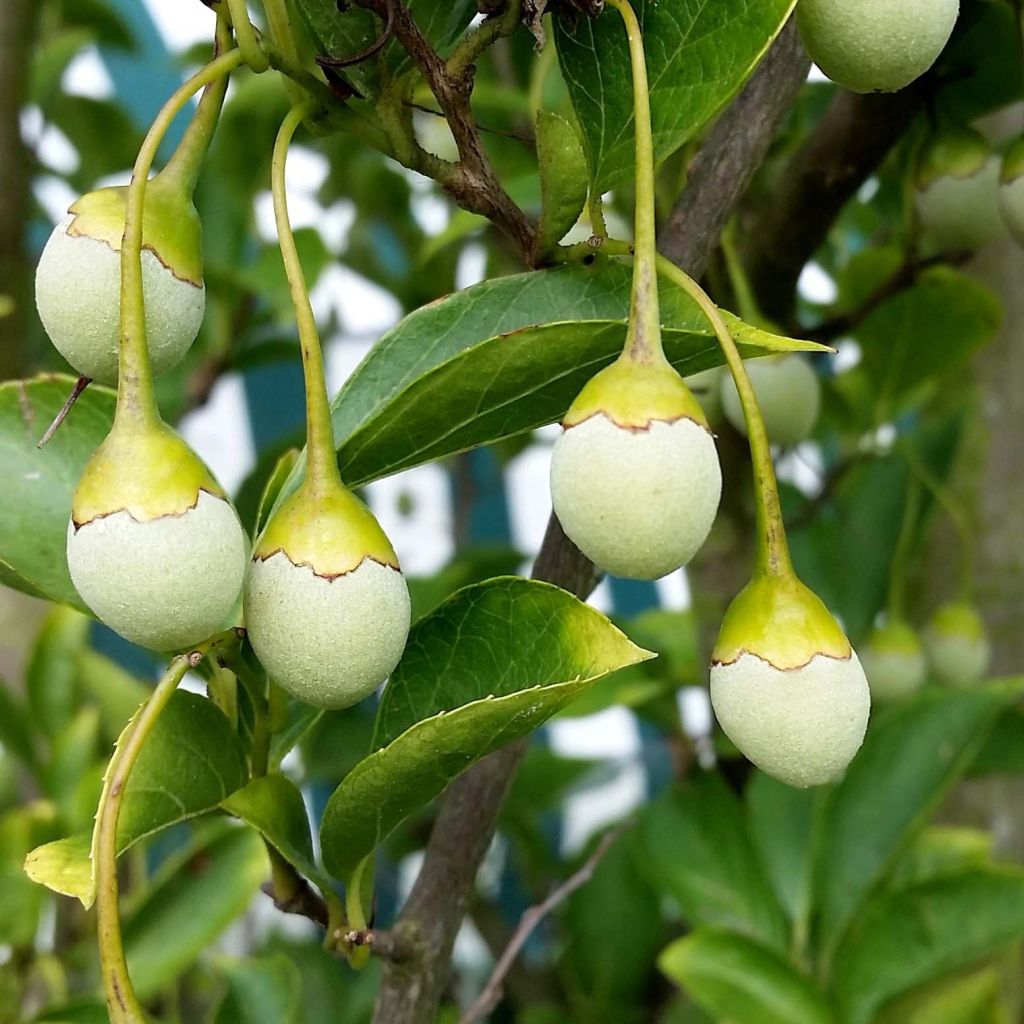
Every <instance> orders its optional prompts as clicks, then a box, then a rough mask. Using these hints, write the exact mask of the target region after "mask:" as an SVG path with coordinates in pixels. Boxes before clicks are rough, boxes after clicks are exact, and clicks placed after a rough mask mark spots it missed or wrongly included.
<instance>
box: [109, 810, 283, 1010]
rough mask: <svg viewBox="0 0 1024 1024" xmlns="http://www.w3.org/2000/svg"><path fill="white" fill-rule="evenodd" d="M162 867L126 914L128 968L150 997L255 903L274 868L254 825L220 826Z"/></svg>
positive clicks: (145, 996) (141, 991)
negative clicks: (251, 826)
mask: <svg viewBox="0 0 1024 1024" xmlns="http://www.w3.org/2000/svg"><path fill="white" fill-rule="evenodd" d="M214 831H215V833H216V834H215V837H214V838H213V839H212V840H209V839H207V840H203V841H201V842H199V843H198V844H196V845H194V846H192V847H191V848H189V849H187V850H186V851H184V852H183V853H182V854H180V855H179V856H178V857H177V858H175V859H174V860H172V861H171V862H169V863H168V864H166V865H165V866H164V867H162V868H161V870H160V873H159V877H158V878H157V879H156V880H155V882H154V885H153V887H152V888H151V889H149V890H147V891H146V892H145V893H144V894H143V898H142V899H141V900H140V901H138V902H136V903H135V904H133V906H132V907H131V908H130V909H129V911H128V913H127V914H126V919H125V923H124V944H125V952H126V954H127V957H128V970H129V972H130V973H131V976H132V980H133V981H134V983H135V988H136V990H137V991H138V993H139V997H140V998H141V999H149V998H151V997H152V996H153V995H155V994H156V993H157V992H159V991H160V990H161V989H162V988H164V986H166V985H168V984H169V983H170V982H172V981H173V980H174V979H175V978H177V977H178V975H179V974H181V972H182V971H184V970H185V969H186V968H187V967H188V966H189V964H191V963H192V962H193V961H194V960H195V959H196V958H197V957H198V956H199V955H200V954H201V953H202V952H203V950H204V949H206V947H207V946H209V944H210V943H211V942H213V941H214V939H216V938H217V936H218V935H220V933H221V932H222V931H224V929H225V928H226V927H227V926H228V925H229V924H231V922H232V921H234V920H235V918H236V917H238V916H239V915H240V914H242V913H243V912H244V911H245V909H246V908H247V907H248V906H249V904H250V903H251V902H252V898H253V896H254V895H255V894H256V892H258V891H259V887H260V885H261V884H262V883H263V881H264V880H265V879H266V877H267V874H268V868H267V853H266V850H265V849H264V847H263V843H262V842H261V840H260V838H259V836H258V835H256V833H255V832H253V831H251V830H250V829H243V828H218V829H216V830H214Z"/></svg>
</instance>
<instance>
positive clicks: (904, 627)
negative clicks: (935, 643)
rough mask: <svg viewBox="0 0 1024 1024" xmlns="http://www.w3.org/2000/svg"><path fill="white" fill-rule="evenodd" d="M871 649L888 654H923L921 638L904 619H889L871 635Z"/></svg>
mask: <svg viewBox="0 0 1024 1024" xmlns="http://www.w3.org/2000/svg"><path fill="white" fill-rule="evenodd" d="M870 644H871V647H872V648H873V649H874V650H875V651H878V652H884V653H886V654H906V655H912V656H917V655H920V654H921V638H920V637H919V636H918V635H917V630H915V629H914V627H913V626H911V625H910V623H909V622H907V621H906V620H904V619H889V620H888V621H887V622H886V623H884V624H883V625H881V626H879V627H878V628H877V629H875V630H874V631H873V632H872V633H871V640H870Z"/></svg>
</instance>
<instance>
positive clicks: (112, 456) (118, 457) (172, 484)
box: [71, 422, 224, 526]
mask: <svg viewBox="0 0 1024 1024" xmlns="http://www.w3.org/2000/svg"><path fill="white" fill-rule="evenodd" d="M200 491H207V492H209V493H210V494H214V495H216V496H217V497H218V498H223V497H224V492H223V491H222V490H221V488H220V485H219V484H218V483H217V481H216V480H215V479H214V478H213V475H212V474H211V473H210V471H209V470H208V469H207V468H206V466H204V465H203V463H202V460H201V459H200V458H199V456H197V455H196V453H195V452H194V451H192V449H191V448H189V446H188V445H187V444H186V443H185V442H184V440H182V438H181V437H180V436H179V435H178V434H176V433H175V432H174V431H173V430H172V429H171V428H170V427H169V426H167V424H166V423H162V422H157V423H148V424H145V425H142V426H140V425H138V424H136V423H133V422H128V423H118V422H115V423H114V428H113V429H112V430H111V431H110V433H109V434H108V435H107V437H106V440H105V441H104V442H103V443H102V444H101V445H100V446H99V448H97V449H96V451H95V452H94V453H93V456H92V458H91V459H89V462H88V463H87V464H86V467H85V472H83V473H82V478H81V480H79V481H78V487H77V488H76V489H75V496H74V499H73V501H72V504H71V518H72V519H73V520H74V522H75V525H76V526H84V525H85V524H86V523H89V522H92V520H94V519H98V518H99V517H100V516H106V515H110V514H112V513H114V512H121V511H126V512H128V514H129V515H131V517H132V518H133V519H136V520H138V521H139V522H147V521H148V520H151V519H159V518H160V517H161V516H170V515H181V514H182V513H184V512H187V511H188V510H189V509H190V508H194V507H195V504H196V502H197V501H198V500H199V492H200Z"/></svg>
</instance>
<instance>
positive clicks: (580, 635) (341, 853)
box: [320, 578, 648, 880]
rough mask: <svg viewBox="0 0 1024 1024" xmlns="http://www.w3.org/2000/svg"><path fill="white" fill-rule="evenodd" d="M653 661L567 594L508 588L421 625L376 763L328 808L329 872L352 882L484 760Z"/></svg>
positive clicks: (508, 582) (472, 596) (500, 585)
mask: <svg viewBox="0 0 1024 1024" xmlns="http://www.w3.org/2000/svg"><path fill="white" fill-rule="evenodd" d="M647 656H648V654H647V652H646V651H643V650H641V649H640V648H638V647H636V646H635V645H634V644H633V643H631V642H630V641H629V639H628V638H627V637H626V636H624V635H623V634H622V633H620V632H619V630H617V629H616V628H615V627H614V626H613V625H612V624H611V623H610V622H609V621H608V620H607V619H606V618H605V617H604V616H603V615H601V614H600V613H599V612H597V611H595V610H594V609H593V608H590V607H589V606H587V605H585V604H583V603H582V602H581V601H578V600H577V599H576V598H574V597H573V596H572V595H571V594H567V593H566V592H565V591H563V590H559V589H558V588H557V587H552V586H549V585H548V584H544V583H537V582H533V581H529V580H521V579H513V578H505V579H496V580H490V581H488V582H486V583H482V584H479V585H477V586H472V587H467V588H466V589H465V590H461V591H459V592H458V593H457V594H455V596H454V597H452V598H451V599H450V600H448V601H447V602H445V603H444V604H443V605H441V607H440V608H438V609H437V611H435V612H434V613H433V614H431V615H428V616H427V617H426V618H425V619H422V620H421V621H420V622H418V623H417V624H416V625H415V626H414V627H413V629H412V631H411V633H410V634H409V643H408V645H407V646H406V649H405V654H404V655H403V657H402V660H401V662H399V665H398V667H397V668H396V669H395V671H394V672H393V673H392V675H391V681H390V682H389V683H388V686H387V689H386V690H385V691H384V696H383V698H382V699H381V703H380V708H379V711H378V717H377V727H376V731H375V738H374V744H373V745H374V753H372V754H371V755H370V756H369V757H367V758H365V759H364V760H362V761H360V762H359V764H358V765H356V767H355V768H354V769H353V770H352V771H351V772H350V773H349V775H348V776H347V777H346V778H345V779H344V780H343V781H342V783H341V785H340V786H339V787H338V788H337V789H336V790H335V791H334V793H333V795H332V796H331V798H330V800H329V801H328V804H327V808H326V810H325V811H324V817H323V822H322V824H321V828H320V843H321V849H322V851H323V858H324V864H325V866H326V867H327V870H328V871H330V873H331V874H332V875H334V876H335V877H338V878H343V879H346V880H347V879H349V878H350V877H351V875H352V872H353V871H354V870H355V869H356V867H357V866H358V865H359V864H360V862H361V861H363V859H364V858H366V857H368V856H369V855H370V854H371V853H372V852H373V850H374V849H375V848H376V847H377V845H378V844H379V843H380V842H381V841H382V840H383V839H384V838H385V837H386V836H387V835H389V834H390V833H391V831H392V830H393V829H394V828H395V827H396V826H397V825H398V824H399V823H400V822H401V821H402V820H403V819H404V818H406V817H407V816H408V815H409V814H410V813H412V812H413V811H414V810H416V809H418V808H420V807H423V806H424V805H425V804H427V803H428V802H429V801H431V800H433V799H434V797H436V796H437V795H438V794H439V793H441V792H442V790H444V788H445V787H446V786H447V785H448V783H449V782H451V781H452V779H454V778H455V777H456V776H457V775H459V774H460V773H461V772H462V771H463V770H464V769H465V768H467V767H469V765H470V764H472V763H473V762H474V761H477V760H479V759H480V758H481V757H484V756H485V755H487V754H489V753H490V752H491V751H493V750H497V749H498V748H499V747H501V746H504V745H505V744H506V743H509V742H511V741H512V740H514V739H518V738H519V737H520V736H525V735H526V734H527V733H529V732H531V731H532V730H533V729H535V728H536V727H537V726H539V725H541V724H542V723H543V722H545V721H546V720H547V719H548V718H550V717H551V716H552V715H553V714H555V713H556V712H557V711H559V710H560V709H561V708H562V707H564V706H565V705H566V704H568V703H569V701H571V700H572V699H573V698H574V697H575V696H577V695H578V694H579V693H582V692H583V691H584V690H586V689H587V688H588V687H589V686H591V685H592V684H593V683H594V682H596V681H597V680H598V679H600V678H601V677H602V676H605V675H607V674H608V673H609V672H613V671H615V669H617V668H621V667H622V666H624V665H629V664H633V663H635V662H637V661H641V660H643V659H644V658H645V657H647Z"/></svg>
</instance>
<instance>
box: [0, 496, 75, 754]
mask: <svg viewBox="0 0 1024 1024" xmlns="http://www.w3.org/2000/svg"><path fill="white" fill-rule="evenodd" d="M0 515H2V513H0ZM65 529H66V527H65ZM91 625H92V623H91V622H90V620H89V619H88V618H86V616H84V615H81V614H80V613H79V612H76V611H75V610H74V609H73V608H51V609H50V611H49V613H48V614H47V616H46V618H45V619H44V620H43V624H42V626H41V627H40V629H39V633H38V634H37V635H36V641H35V644H34V645H33V647H32V653H31V655H30V656H29V663H28V674H27V676H26V679H25V689H26V691H27V696H28V705H29V709H30V710H31V713H32V721H33V722H34V723H35V724H36V727H37V728H39V729H40V730H41V731H42V732H43V733H44V734H45V735H46V736H49V737H51V738H52V737H54V736H56V735H57V734H58V733H59V732H60V731H61V730H62V729H64V728H65V727H66V726H67V724H68V723H69V722H70V721H71V716H72V714H73V712H74V708H75V704H76V686H75V683H76V680H77V676H78V659H79V657H80V656H81V653H82V651H83V650H85V647H86V644H87V643H88V641H89V627H90V626H91Z"/></svg>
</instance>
